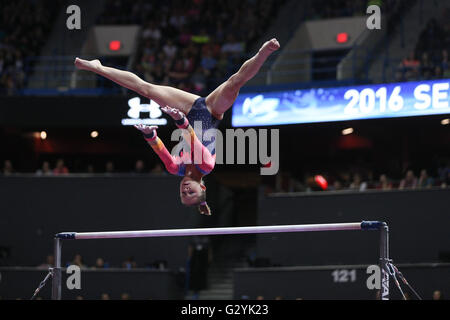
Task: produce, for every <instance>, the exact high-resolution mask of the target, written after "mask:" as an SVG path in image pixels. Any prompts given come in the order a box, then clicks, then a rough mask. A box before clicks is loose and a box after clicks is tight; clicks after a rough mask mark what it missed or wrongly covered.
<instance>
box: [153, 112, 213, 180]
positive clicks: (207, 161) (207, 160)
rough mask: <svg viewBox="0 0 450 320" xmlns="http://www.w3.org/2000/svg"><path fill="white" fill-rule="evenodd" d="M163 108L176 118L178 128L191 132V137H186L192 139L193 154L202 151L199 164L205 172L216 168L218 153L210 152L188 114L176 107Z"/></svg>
mask: <svg viewBox="0 0 450 320" xmlns="http://www.w3.org/2000/svg"><path fill="white" fill-rule="evenodd" d="M161 110H162V111H164V112H165V113H167V114H168V115H170V116H171V117H172V119H174V120H175V124H176V125H177V127H178V128H180V129H184V130H187V132H188V133H189V137H186V138H187V139H190V140H191V154H195V151H196V150H199V152H201V156H202V161H201V163H200V164H199V165H198V166H199V168H200V169H201V171H202V173H203V174H208V173H210V172H211V171H212V170H213V169H214V166H215V164H216V155H211V152H209V150H208V148H206V147H205V146H204V145H203V143H202V142H201V141H200V140H199V139H198V137H197V135H196V134H195V131H194V129H193V128H192V126H191V125H190V124H189V121H188V119H187V118H186V116H185V115H184V114H183V113H182V112H180V111H179V110H178V109H175V108H170V107H163V108H161ZM194 160H195V158H194Z"/></svg>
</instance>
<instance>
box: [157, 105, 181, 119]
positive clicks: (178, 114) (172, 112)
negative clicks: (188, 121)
mask: <svg viewBox="0 0 450 320" xmlns="http://www.w3.org/2000/svg"><path fill="white" fill-rule="evenodd" d="M161 111H163V112H164V113H166V114H168V115H169V116H171V117H172V119H173V120H175V121H176V120H180V119H183V117H184V113H183V112H181V111H180V110H178V109H176V108H171V107H169V106H165V107H161Z"/></svg>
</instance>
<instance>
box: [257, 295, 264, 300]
mask: <svg viewBox="0 0 450 320" xmlns="http://www.w3.org/2000/svg"><path fill="white" fill-rule="evenodd" d="M256 300H264V296H257V297H256Z"/></svg>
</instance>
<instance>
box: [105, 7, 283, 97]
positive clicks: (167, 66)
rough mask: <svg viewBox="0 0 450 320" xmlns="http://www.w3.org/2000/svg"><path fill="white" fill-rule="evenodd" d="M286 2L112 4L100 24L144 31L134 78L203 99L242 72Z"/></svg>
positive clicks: (107, 8)
mask: <svg viewBox="0 0 450 320" xmlns="http://www.w3.org/2000/svg"><path fill="white" fill-rule="evenodd" d="M280 2H281V3H280ZM282 2H283V1H274V0H261V1H255V0H243V1H236V0H226V1H206V0H193V1H152V2H144V1H135V2H133V3H130V2H129V1H124V0H110V1H107V4H106V10H105V13H104V14H103V15H102V16H101V17H100V18H99V20H98V23H99V24H138V25H141V26H142V28H143V30H142V34H141V41H140V43H141V45H140V49H139V52H138V55H137V62H136V64H135V67H134V70H133V72H135V73H136V74H138V75H139V76H140V77H141V78H143V79H144V80H146V81H148V82H151V83H155V84H160V85H169V86H173V87H177V88H179V89H182V90H185V91H188V92H192V93H195V94H198V95H204V94H205V93H206V92H210V91H211V90H213V89H214V88H215V87H217V86H218V85H219V84H220V83H221V82H222V81H223V80H224V79H225V78H227V77H229V76H230V75H231V74H233V73H234V72H236V71H237V69H238V68H239V67H240V65H241V64H242V62H243V61H244V60H245V59H246V58H247V55H248V51H249V50H250V48H251V47H252V46H253V45H254V44H255V42H256V41H257V40H259V38H260V37H261V36H262V35H263V33H264V31H265V30H266V28H267V27H268V26H269V23H268V21H270V18H272V17H274V16H275V15H276V10H277V8H279V7H280V5H281V4H282Z"/></svg>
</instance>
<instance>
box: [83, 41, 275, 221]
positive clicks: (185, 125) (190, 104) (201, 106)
mask: <svg viewBox="0 0 450 320" xmlns="http://www.w3.org/2000/svg"><path fill="white" fill-rule="evenodd" d="M279 48H280V44H279V43H278V41H277V40H276V39H272V40H269V41H267V42H266V43H264V45H263V46H262V47H261V49H260V50H259V51H258V53H257V54H256V55H255V56H253V57H252V58H250V59H249V60H247V61H246V62H245V63H244V64H243V65H242V66H241V68H240V69H239V71H238V72H237V73H235V74H233V75H232V76H231V77H230V78H229V79H228V80H227V81H225V82H224V83H222V84H221V85H220V86H219V87H218V88H216V89H215V90H214V91H213V92H212V93H210V94H209V95H208V96H207V97H206V98H202V97H199V96H197V95H194V94H191V93H188V92H185V91H182V90H179V89H176V88H172V87H168V86H160V85H155V84H151V83H148V82H145V81H143V80H142V79H140V78H139V77H138V76H136V75H135V74H133V73H131V72H128V71H122V70H118V69H114V68H110V67H106V66H103V65H102V64H101V63H100V61H99V60H92V61H87V60H83V59H79V58H76V59H75V66H76V67H77V68H78V69H82V70H87V71H91V72H94V73H96V74H99V75H101V76H103V77H105V78H108V79H110V80H112V81H114V82H115V83H117V84H119V85H121V86H123V87H125V88H128V89H130V90H133V91H135V92H137V93H138V94H140V95H142V96H144V97H147V98H149V99H151V100H153V101H155V102H156V103H157V104H159V105H160V106H163V107H161V110H162V111H163V112H165V113H167V114H168V115H169V116H171V117H172V119H174V120H175V123H176V125H177V126H178V127H179V128H181V129H186V130H187V131H188V132H189V134H190V136H191V141H192V143H193V148H191V150H194V149H195V146H197V147H198V148H201V150H202V163H201V164H193V161H189V163H186V164H185V163H183V162H182V163H180V161H177V160H179V159H175V157H174V156H172V155H171V154H170V153H169V151H168V150H167V149H166V147H165V146H164V144H163V143H162V141H161V140H160V139H159V138H158V136H157V132H156V129H157V127H155V126H145V125H139V126H136V128H137V129H138V130H140V131H141V132H142V133H143V134H144V138H145V139H146V140H147V142H148V143H149V144H150V146H151V147H152V149H153V150H154V151H155V152H156V153H157V154H158V156H159V157H160V158H161V160H162V161H163V162H164V165H165V167H166V169H167V171H168V172H169V173H171V174H174V175H179V176H183V177H184V178H183V179H182V180H181V182H180V198H181V202H182V203H183V204H184V205H186V206H198V209H199V211H200V213H201V214H204V215H211V210H210V208H209V206H208V205H207V203H206V187H205V184H204V182H203V177H204V176H205V175H207V174H209V173H211V171H212V170H213V169H214V165H215V159H216V155H215V152H214V151H213V152H212V153H213V154H211V152H210V151H209V150H208V148H207V147H208V142H200V140H198V139H197V137H196V135H195V132H194V130H193V129H192V127H191V125H190V123H192V124H193V123H194V121H201V122H202V131H203V132H205V131H206V130H208V129H211V128H217V127H218V125H219V123H220V121H221V120H222V118H223V115H224V113H225V112H226V111H227V110H228V109H229V108H230V107H231V106H232V105H233V103H234V101H235V100H236V98H237V96H238V94H239V90H240V89H241V88H242V87H243V86H244V85H245V84H246V83H247V82H248V81H249V80H250V79H252V78H253V77H254V76H255V75H256V74H257V73H258V71H259V69H260V68H261V66H262V65H263V64H264V62H265V61H266V60H267V58H268V57H269V56H270V55H271V54H272V53H273V52H274V51H276V50H278V49H279ZM212 143H214V141H213V142H212ZM210 150H212V149H211V148H210ZM191 157H193V155H192V154H191ZM177 163H180V164H177Z"/></svg>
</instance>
